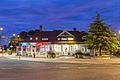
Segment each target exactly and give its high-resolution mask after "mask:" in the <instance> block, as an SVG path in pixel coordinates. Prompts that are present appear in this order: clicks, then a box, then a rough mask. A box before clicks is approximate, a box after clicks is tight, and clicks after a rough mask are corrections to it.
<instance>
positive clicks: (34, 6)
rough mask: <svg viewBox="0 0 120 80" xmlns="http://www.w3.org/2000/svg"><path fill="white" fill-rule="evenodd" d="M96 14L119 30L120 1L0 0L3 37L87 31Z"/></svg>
mask: <svg viewBox="0 0 120 80" xmlns="http://www.w3.org/2000/svg"><path fill="white" fill-rule="evenodd" d="M96 12H99V13H100V14H101V17H102V19H104V20H105V21H106V24H107V25H112V28H113V29H115V30H119V29H120V0H0V27H3V28H4V31H2V32H1V34H2V35H8V36H11V35H12V34H13V33H19V32H20V31H29V30H32V29H33V30H34V29H38V28H39V25H43V29H44V30H55V29H63V30H64V29H66V30H71V29H72V28H73V27H76V28H77V29H78V30H80V31H82V30H87V29H88V25H89V24H90V23H91V22H92V20H93V17H94V16H95V14H96Z"/></svg>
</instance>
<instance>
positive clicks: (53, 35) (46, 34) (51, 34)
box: [22, 30, 83, 43]
mask: <svg viewBox="0 0 120 80" xmlns="http://www.w3.org/2000/svg"><path fill="white" fill-rule="evenodd" d="M62 32H63V31H61V30H56V31H42V32H38V33H35V34H34V35H33V36H32V37H28V38H25V39H24V40H23V41H22V42H51V43H55V42H60V41H58V40H57V36H58V35H60V34H61V33H62ZM68 32H69V33H70V34H72V35H73V36H74V41H76V42H83V40H82V36H83V35H82V34H81V32H79V31H68ZM30 38H32V40H30ZM36 38H37V39H36ZM43 38H44V39H46V40H42V39H43ZM47 38H48V40H47Z"/></svg>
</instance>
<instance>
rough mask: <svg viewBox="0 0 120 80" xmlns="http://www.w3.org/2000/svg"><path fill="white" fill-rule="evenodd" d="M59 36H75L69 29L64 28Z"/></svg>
mask: <svg viewBox="0 0 120 80" xmlns="http://www.w3.org/2000/svg"><path fill="white" fill-rule="evenodd" d="M57 37H74V35H72V34H71V33H69V32H68V31H66V30H64V31H63V32H62V33H60V34H59V35H58V36H57Z"/></svg>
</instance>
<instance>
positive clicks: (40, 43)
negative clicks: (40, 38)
mask: <svg viewBox="0 0 120 80" xmlns="http://www.w3.org/2000/svg"><path fill="white" fill-rule="evenodd" d="M36 44H37V45H38V46H41V45H44V42H37V43H36Z"/></svg>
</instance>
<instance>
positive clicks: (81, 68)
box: [78, 67, 88, 69]
mask: <svg viewBox="0 0 120 80" xmlns="http://www.w3.org/2000/svg"><path fill="white" fill-rule="evenodd" d="M87 68H88V67H78V69H87Z"/></svg>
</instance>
